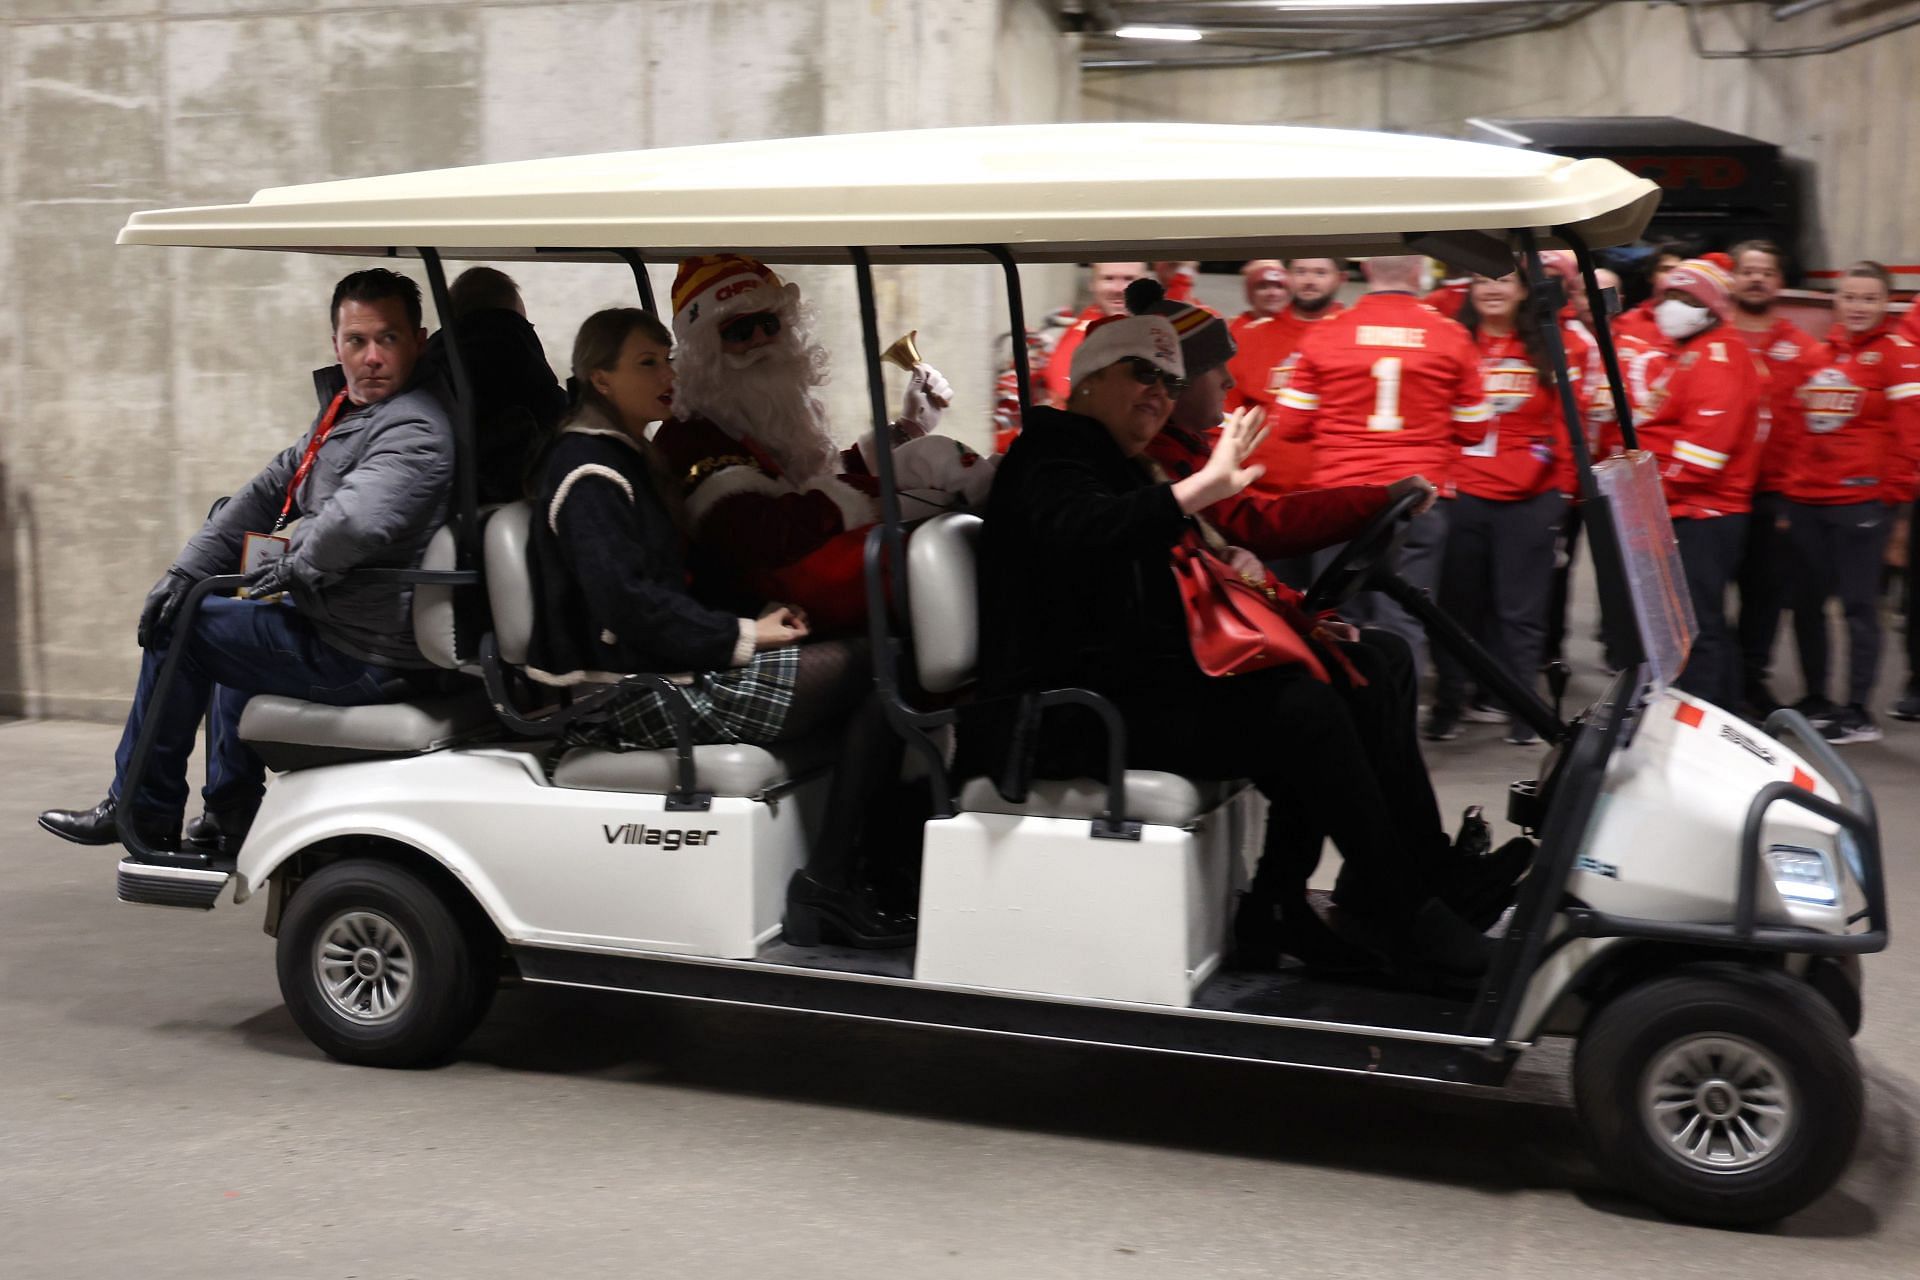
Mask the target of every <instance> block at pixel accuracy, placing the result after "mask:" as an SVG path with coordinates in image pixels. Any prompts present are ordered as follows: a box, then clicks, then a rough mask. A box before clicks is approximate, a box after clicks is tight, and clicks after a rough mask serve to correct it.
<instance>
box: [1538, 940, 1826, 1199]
mask: <svg viewBox="0 0 1920 1280" xmlns="http://www.w3.org/2000/svg"><path fill="white" fill-rule="evenodd" d="M1573 1075H1574V1101H1575V1104H1576V1106H1577V1107H1578V1109H1579V1113H1580V1122H1581V1125H1582V1127H1583V1128H1584V1129H1585V1130H1586V1133H1587V1137H1588V1139H1589V1141H1590V1142H1591V1143H1592V1145H1593V1149H1594V1155H1595V1158H1596V1159H1597V1160H1598V1161H1599V1163H1600V1165H1601V1167H1602V1168H1603V1169H1605V1170H1606V1172H1608V1173H1609V1174H1610V1175H1612V1177H1613V1178H1614V1179H1615V1180H1616V1181H1618V1182H1619V1184H1620V1185H1621V1186H1622V1187H1624V1188H1627V1189H1630V1190H1632V1191H1633V1192H1634V1193H1635V1194H1637V1195H1639V1196H1641V1197H1642V1198H1644V1199H1645V1200H1647V1201H1648V1202H1650V1203H1651V1204H1653V1205H1654V1207H1655V1208H1658V1209H1660V1210H1661V1211H1662V1212H1664V1213H1667V1214H1670V1215H1671V1216H1673V1217H1675V1218H1681V1219H1685V1220H1688V1221H1693V1222H1702V1223H1708V1224H1712V1225H1715V1226H1728V1227H1744V1226H1757V1225H1760V1224H1762V1223H1768V1222H1773V1221H1776V1220H1778V1219H1780V1218H1784V1217H1786V1216H1787V1215H1788V1214H1791V1213H1794V1212H1795V1211H1797V1210H1799V1209H1802V1208H1804V1207H1805V1206H1806V1205H1808V1204H1810V1203H1811V1202H1812V1201H1814V1200H1815V1199H1817V1198H1819V1197H1820V1196H1821V1195H1822V1194H1824V1193H1825V1192H1826V1191H1827V1189H1828V1188H1829V1187H1831V1186H1833V1184H1834V1183H1835V1182H1836V1181H1837V1180H1838V1179H1839V1177H1840V1175H1841V1173H1842V1172H1844V1171H1845V1169H1846V1167H1847V1163H1848V1161H1849V1160H1851V1159H1852V1158H1853V1148H1854V1143H1855V1141H1856V1140H1857V1139H1858V1138H1859V1134H1860V1123H1861V1116H1862V1112H1863V1109H1864V1096H1863V1086H1862V1083H1861V1079H1860V1066H1859V1063H1858V1062H1857V1061H1856V1060H1855V1058H1854V1056H1853V1046H1852V1045H1851V1044H1850V1043H1849V1041H1848V1037H1847V1029H1846V1026H1845V1025H1844V1024H1843V1023H1842V1022H1841V1021H1840V1018H1839V1016H1838V1015H1837V1014H1836V1013H1835V1012H1834V1010H1833V1007H1832V1006H1831V1005H1830V1004H1828V1003H1827V1001H1825V1000H1823V999H1822V998H1821V997H1820V996H1819V995H1818V994H1817V993H1815V992H1814V991H1813V990H1812V989H1811V988H1810V987H1808V986H1807V985H1806V984H1805V983H1803V982H1800V981H1797V980H1795V979H1793V978H1789V977H1787V976H1786V975H1784V974H1781V973H1778V972H1776V971H1773V970H1767V969H1746V968H1742V967H1740V966H1738V965H1731V964H1726V965H1722V964H1714V965H1701V966H1698V967H1696V968H1691V969H1687V970H1684V971H1682V972H1681V973H1678V974H1676V975H1674V976H1672V977H1668V978H1661V979H1658V980H1656V981H1653V982H1649V983H1647V984H1646V985H1644V986H1641V987H1637V988H1635V989H1633V990H1631V991H1628V992H1626V993H1625V994H1624V995H1622V996H1620V997H1618V998H1617V999H1615V1000H1614V1001H1613V1002H1612V1003H1611V1004H1608V1005H1607V1006H1606V1007H1605V1008H1604V1009H1602V1010H1601V1011H1600V1012H1599V1013H1598V1014H1597V1015H1596V1016H1595V1017H1594V1019H1593V1021H1592V1022H1591V1023H1590V1024H1589V1025H1588V1027H1587V1029H1586V1031H1585V1033H1584V1034H1583V1035H1582V1036H1581V1039H1580V1045H1579V1049H1578V1051H1577V1053H1576V1054H1575V1057H1574V1068H1573Z"/></svg>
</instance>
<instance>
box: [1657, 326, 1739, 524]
mask: <svg viewBox="0 0 1920 1280" xmlns="http://www.w3.org/2000/svg"><path fill="white" fill-rule="evenodd" d="M1765 396H1766V388H1765V386H1764V384H1763V383H1762V382H1761V380H1760V370H1759V367H1758V366H1757V365H1756V364H1755V363H1754V358H1753V356H1752V354H1751V353H1750V352H1749V351H1748V350H1747V344H1746V343H1744V342H1742V341H1740V339H1739V337H1738V336H1736V335H1735V334H1734V332H1733V331H1732V330H1731V329H1729V328H1728V327H1727V326H1726V325H1723V324H1717V325H1715V326H1713V328H1711V329H1708V330H1707V331H1706V332H1705V333H1698V334H1695V335H1694V336H1693V337H1691V338H1688V339H1687V340H1686V341H1685V342H1682V343H1681V344H1680V345H1679V346H1678V347H1677V348H1675V350H1674V353H1673V358H1672V359H1671V360H1670V361H1668V363H1667V365H1666V367H1665V368H1664V369H1663V370H1662V371H1661V373H1660V374H1659V375H1658V376H1657V379H1656V381H1655V383H1654V385H1653V387H1652V395H1651V405H1650V412H1649V413H1648V416H1647V420H1646V421H1645V422H1644V423H1642V424H1641V425H1640V447H1641V448H1642V449H1646V450H1648V451H1650V452H1652V453H1653V454H1654V456H1655V457H1657V458H1659V460H1660V482H1661V486H1662V487H1663V488H1664V489H1665V490H1666V493H1667V511H1668V513H1669V514H1670V515H1672V516H1673V518H1674V519H1676V520H1686V519H1700V518H1708V517H1712V516H1733V515H1740V514H1742V513H1743V512H1747V511H1750V510H1752V509H1753V481H1754V476H1755V474H1756V473H1757V471H1758V468H1759V463H1760V451H1759V448H1758V447H1757V439H1756V437H1757V436H1758V434H1759V430H1760V403H1761V401H1762V400H1763V399H1764V398H1765Z"/></svg>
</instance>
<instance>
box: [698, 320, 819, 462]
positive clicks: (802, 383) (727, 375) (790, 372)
mask: <svg viewBox="0 0 1920 1280" xmlns="http://www.w3.org/2000/svg"><path fill="white" fill-rule="evenodd" d="M791 333H792V330H791V329H788V330H785V331H783V332H782V334H781V341H778V342H775V343H772V344H770V345H768V346H764V347H757V348H755V349H754V350H752V351H747V352H742V353H741V354H739V355H729V354H727V353H726V352H723V351H720V350H719V349H718V344H717V343H715V344H712V345H713V349H712V350H711V351H706V350H700V348H703V347H706V346H707V345H708V344H707V343H703V342H700V341H698V340H697V339H696V340H690V341H689V342H687V343H686V344H685V346H684V347H683V348H682V352H681V357H680V359H679V360H678V361H677V362H676V364H677V365H678V373H679V381H678V384H677V385H676V386H675V388H674V395H673V403H674V414H675V416H677V417H680V418H694V417H699V418H705V419H707V420H708V421H709V422H712V423H713V424H714V425H715V426H717V427H719V428H720V429H721V430H723V431H725V432H727V433H728V434H730V435H735V436H739V435H743V434H744V435H748V436H751V437H753V442H754V443H755V444H757V445H759V446H760V447H761V448H763V449H765V450H766V451H767V452H768V453H770V454H772V455H773V459H774V461H775V462H777V463H779V464H780V469H781V471H783V472H785V473H786V476H787V478H788V479H790V480H794V481H805V480H810V479H813V478H814V477H816V476H821V475H832V474H834V473H835V472H837V471H838V470H839V469H840V467H839V456H840V455H839V451H838V450H837V449H835V448H834V446H833V437H832V436H831V435H830V434H829V433H828V431H827V409H826V406H825V405H823V404H822V403H820V400H819V398H818V397H816V396H815V395H814V394H813V393H812V391H810V390H809V388H810V387H813V386H817V385H819V384H820V382H822V381H824V378H823V377H822V376H821V371H822V370H823V366H824V364H825V359H824V355H825V353H824V352H822V351H820V349H819V348H818V347H801V346H800V345H799V343H798V342H797V341H796V340H792V339H789V337H788V335H789V334H791Z"/></svg>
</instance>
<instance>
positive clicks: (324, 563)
mask: <svg viewBox="0 0 1920 1280" xmlns="http://www.w3.org/2000/svg"><path fill="white" fill-rule="evenodd" d="M313 384H314V390H315V391H316V392H317V393H318V394H319V398H320V406H321V410H320V411H321V413H324V412H325V411H326V406H327V404H328V403H330V402H331V401H332V400H333V397H334V394H335V393H336V392H338V391H339V390H340V389H341V388H342V387H344V386H345V385H346V374H345V373H344V372H343V371H342V370H341V369H340V367H339V366H338V365H335V366H333V367H332V368H328V369H319V370H316V371H315V372H314V375H313ZM452 401H453V395H452V393H451V392H450V391H448V390H447V388H446V385H445V383H444V381H443V380H442V379H441V377H440V375H439V374H438V373H437V372H436V371H435V370H434V369H433V368H432V367H431V366H429V365H428V364H426V363H424V362H423V363H422V365H421V366H420V367H419V368H417V369H416V371H415V373H414V377H413V381H412V382H411V383H409V384H408V385H407V387H406V388H405V389H404V390H402V391H400V392H399V393H398V394H396V395H393V396H389V397H388V398H387V399H385V400H382V401H380V402H379V403H377V404H371V405H367V406H366V407H365V408H360V407H357V406H355V405H354V403H353V402H352V401H351V400H349V401H347V402H346V403H345V404H343V405H342V406H341V409H340V416H339V418H338V419H337V420H336V421H335V422H334V426H333V430H332V431H331V432H330V433H329V434H328V435H327V438H326V442H325V443H324V444H322V445H321V446H320V452H319V453H318V454H317V455H315V457H314V461H313V470H312V471H310V472H308V473H307V478H306V481H305V483H303V484H302V485H301V486H300V491H299V492H298V493H296V494H295V495H294V502H293V511H292V512H291V513H289V518H290V519H291V518H292V517H293V516H296V515H297V516H298V517H299V518H300V523H299V525H298V526H296V527H295V528H294V530H293V533H292V535H291V538H292V542H291V545H290V546H289V548H288V555H289V557H290V558H291V567H292V570H293V589H292V596H293V603H294V606H295V607H296V608H297V609H299V611H300V613H301V614H302V615H303V616H305V617H306V618H308V619H309V620H310V621H312V623H313V625H314V627H315V629H316V630H318V631H319V633H320V638H321V639H322V640H324V641H326V642H327V643H328V644H329V645H331V646H333V647H334V648H336V649H338V650H340V651H341V652H343V653H349V654H352V655H353V656H354V657H356V658H360V659H362V660H363V661H366V662H373V663H378V664H380V665H382V666H388V667H425V666H430V665H431V664H430V663H428V662H427V661H426V660H425V659H424V658H422V657H421V656H420V649H419V646H418V645H416V644H415V643H414V639H413V613H412V604H413V589H412V588H411V587H405V586H400V585H398V584H395V583H359V582H352V581H343V578H344V577H345V575H346V574H347V573H348V572H349V571H350V570H353V569H365V568H394V569H411V568H414V567H416V566H417V565H418V564H419V563H420V557H421V555H422V553H423V552H425V550H426V547H427V543H428V541H429V540H430V539H431V538H432V537H433V535H434V531H435V530H437V529H438V528H439V527H440V526H441V525H442V524H443V523H445V521H446V518H447V502H448V499H449V496H450V493H451V491H452V487H453V426H452V423H451V420H450V417H449V411H448V409H447V405H449V404H450V403H452ZM319 425H320V414H318V413H316V414H315V415H314V420H313V423H312V425H311V426H309V427H308V428H307V431H306V433H305V434H304V435H302V436H301V437H300V440H299V442H298V443H297V444H293V445H289V446H288V447H287V448H285V449H283V450H281V452H280V455H279V456H278V457H276V458H275V459H274V460H273V461H272V462H269V463H268V464H267V466H266V469H265V470H263V471H262V472H261V473H260V474H259V475H257V476H255V477H254V478H253V479H252V480H249V481H248V482H247V483H246V484H245V485H244V486H243V487H242V488H241V489H240V491H239V492H237V493H235V494H234V495H233V498H232V500H231V501H229V502H228V503H227V504H226V505H225V506H223V507H221V508H220V510H219V511H217V512H215V513H214V514H213V516H212V517H211V518H210V519H209V520H208V521H207V522H206V524H204V525H202V526H201V528H200V532H198V533H196V534H194V535H193V537H192V538H191V539H190V540H189V541H188V542H187V545H186V549H185V550H183V551H182V552H181V553H180V556H179V559H177V560H175V561H174V568H176V569H178V570H180V571H181V572H183V573H185V574H187V575H188V576H190V577H192V578H194V579H195V580H198V579H201V578H206V577H211V576H212V575H214V574H218V573H236V572H238V571H239V568H240V553H241V545H242V543H243V542H244V540H245V538H246V535H247V534H248V533H250V532H251V533H267V532H269V531H271V530H272V528H273V522H274V520H275V519H276V518H277V517H278V516H279V514H280V504H281V503H282V502H284V501H286V496H287V486H288V485H289V484H290V483H292V481H293V475H294V472H295V471H297V470H298V469H299V467H300V459H301V457H302V456H304V454H305V453H306V448H307V441H308V439H310V438H311V437H312V435H313V432H314V430H315V429H316V428H317V427H318V426H319Z"/></svg>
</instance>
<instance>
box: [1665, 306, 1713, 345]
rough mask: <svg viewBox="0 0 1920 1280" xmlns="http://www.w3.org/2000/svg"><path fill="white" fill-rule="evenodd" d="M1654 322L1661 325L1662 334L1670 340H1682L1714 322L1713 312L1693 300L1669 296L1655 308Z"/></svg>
mask: <svg viewBox="0 0 1920 1280" xmlns="http://www.w3.org/2000/svg"><path fill="white" fill-rule="evenodd" d="M1653 322H1654V323H1655V324H1657V325H1659V326H1660V333H1661V336H1662V337H1664V338H1666V340H1667V341H1668V342H1680V341H1682V340H1683V339H1686V338H1691V337H1692V336H1693V335H1694V334H1696V333H1698V332H1700V331H1701V330H1702V329H1704V328H1706V327H1707V326H1708V325H1710V324H1712V323H1713V312H1711V311H1709V310H1707V309H1706V308H1705V307H1696V306H1694V305H1693V304H1692V303H1691V302H1682V301H1680V300H1679V299H1678V298H1668V299H1667V300H1666V301H1665V302H1662V303H1661V304H1660V305H1659V306H1657V307H1655V308H1654V309H1653Z"/></svg>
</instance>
